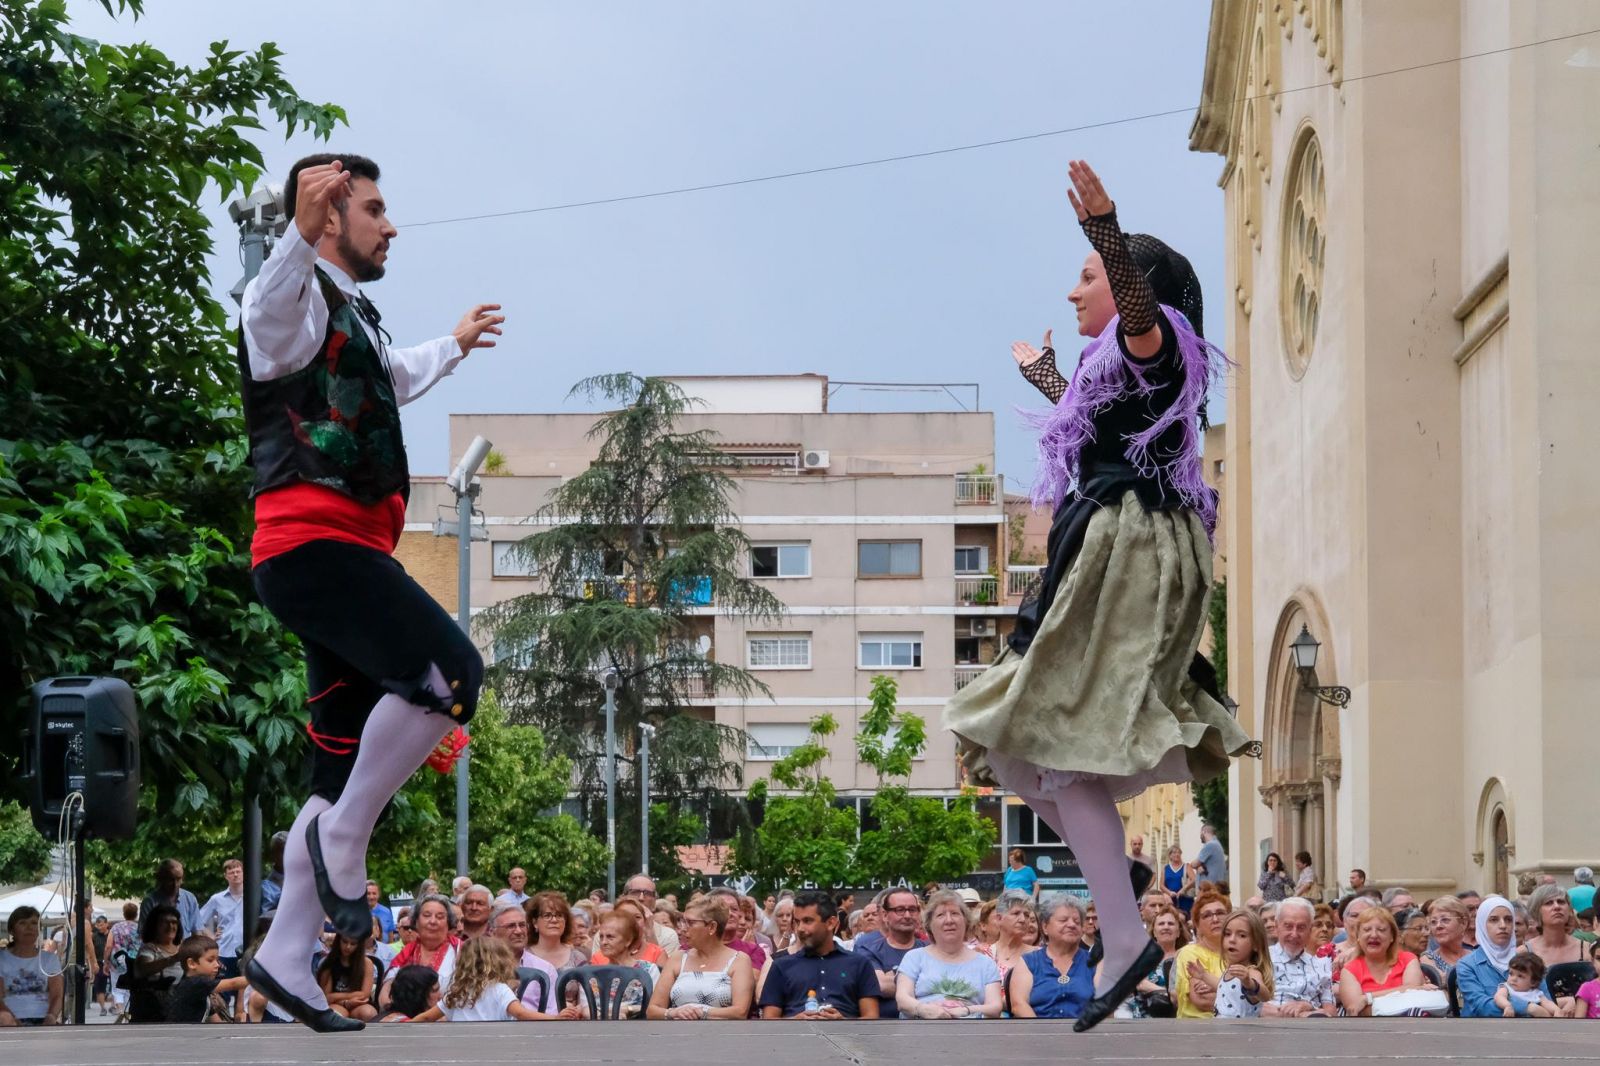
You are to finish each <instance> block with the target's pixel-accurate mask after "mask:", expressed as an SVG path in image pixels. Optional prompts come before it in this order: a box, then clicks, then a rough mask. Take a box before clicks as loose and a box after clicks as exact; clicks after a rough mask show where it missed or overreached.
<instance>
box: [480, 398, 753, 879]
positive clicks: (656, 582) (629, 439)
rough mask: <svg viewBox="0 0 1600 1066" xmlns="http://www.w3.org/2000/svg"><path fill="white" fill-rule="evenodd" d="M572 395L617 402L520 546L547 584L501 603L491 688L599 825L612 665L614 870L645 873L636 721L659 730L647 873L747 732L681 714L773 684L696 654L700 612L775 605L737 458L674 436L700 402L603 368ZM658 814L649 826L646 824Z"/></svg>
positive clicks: (663, 866)
mask: <svg viewBox="0 0 1600 1066" xmlns="http://www.w3.org/2000/svg"><path fill="white" fill-rule="evenodd" d="M573 394H574V395H582V396H584V397H587V398H594V397H602V398H604V399H606V400H609V401H613V402H620V403H621V405H622V406H620V407H619V408H618V409H616V410H614V411H611V412H610V413H608V414H606V415H604V416H603V417H602V418H601V419H600V420H599V421H598V422H596V423H595V425H594V428H593V429H592V430H591V431H590V435H589V436H590V439H591V440H595V441H598V443H599V449H598V455H597V457H596V459H595V460H594V462H593V463H592V464H591V465H590V466H589V468H588V469H587V470H585V471H584V472H583V473H581V474H579V475H577V476H576V477H573V478H571V479H570V480H568V481H566V482H565V483H563V484H562V485H561V486H560V488H558V489H556V490H555V491H554V492H553V493H552V494H551V499H550V502H549V503H548V504H547V505H546V506H545V507H544V508H543V509H542V510H541V512H540V513H539V516H538V517H539V518H540V519H543V520H546V521H548V522H549V527H548V528H547V529H546V530H545V531H543V532H540V533H536V534H534V535H533V536H530V537H528V538H526V539H525V540H523V541H521V542H520V544H519V546H518V548H517V549H516V551H517V553H518V554H520V555H521V556H522V558H523V559H524V560H525V561H527V562H529V563H531V564H533V565H534V566H535V567H536V568H537V572H538V573H539V574H540V575H541V576H542V577H543V578H544V581H543V583H542V587H541V588H540V590H539V591H537V592H533V593H530V594H528V595H525V596H519V597H517V598H516V599H513V600H509V601H507V602H505V603H502V604H499V605H497V606H496V607H495V608H493V609H492V610H491V611H490V612H488V617H487V624H488V626H489V628H490V629H491V631H492V632H493V635H494V639H495V644H496V647H497V648H500V649H515V650H514V651H513V652H512V653H511V654H507V655H504V656H503V657H502V658H501V659H500V661H499V662H497V663H496V665H495V666H494V667H493V668H492V670H491V673H492V679H491V683H492V684H493V685H494V687H495V689H496V691H497V692H498V693H499V696H500V699H501V700H502V702H503V703H504V705H505V707H506V709H507V712H508V714H509V715H510V717H511V720H512V721H515V722H526V723H530V724H534V725H537V726H539V727H540V729H541V730H542V731H543V733H544V736H545V738H546V740H547V742H548V744H549V748H550V750H551V752H552V753H554V754H559V755H564V756H566V757H568V758H569V759H571V761H572V763H573V766H574V780H573V785H574V788H575V789H576V791H577V792H578V794H579V796H580V798H582V799H583V800H584V805H585V810H586V812H587V813H588V814H589V816H590V819H591V824H597V823H600V821H601V820H602V819H603V818H604V797H605V760H604V752H605V715H604V710H603V707H604V700H605V691H604V687H603V684H602V677H603V675H604V673H605V672H606V671H608V670H615V671H616V672H617V674H618V677H619V680H620V684H619V688H618V690H617V693H616V734H617V749H618V762H619V767H620V768H619V770H618V799H617V811H618V817H617V825H618V853H619V854H618V862H617V866H618V869H619V870H629V869H636V868H637V865H636V864H637V861H638V851H639V846H638V834H637V827H636V824H635V823H636V822H637V814H636V812H637V811H638V809H639V777H638V765H637V759H636V758H635V751H636V748H635V743H636V740H637V737H638V726H639V725H640V724H641V723H650V724H652V725H654V726H656V734H655V737H654V738H653V739H652V741H651V745H650V792H651V798H652V800H653V801H655V803H657V804H660V805H665V806H666V807H667V808H668V810H667V812H666V814H665V815H663V824H664V825H671V826H674V827H676V828H677V830H678V832H675V833H673V834H670V835H669V839H668V840H661V841H657V840H655V839H654V838H652V849H651V850H652V855H651V863H650V868H651V870H652V872H654V873H656V874H657V875H658V876H667V877H670V876H672V875H673V874H674V873H677V872H678V867H677V860H676V855H675V853H674V852H673V851H672V850H671V845H672V844H674V843H682V842H684V841H682V840H681V839H676V838H677V837H680V836H681V835H682V829H683V827H684V826H685V824H686V823H685V822H684V821H683V818H682V816H683V815H686V814H690V813H695V812H699V813H707V812H709V811H710V810H711V809H712V808H713V806H714V805H716V804H718V803H719V802H720V801H721V800H722V798H723V795H724V793H725V791H726V790H727V789H730V788H733V787H736V786H738V785H739V784H740V783H741V778H742V773H743V761H744V744H745V736H744V733H743V732H742V731H740V730H737V729H733V728H731V727H727V726H722V725H719V724H717V723H716V722H714V721H709V720H706V719H704V718H700V717H696V716H695V715H693V714H691V713H688V712H689V706H690V696H691V693H693V692H695V691H697V690H698V691H709V692H714V693H717V694H721V695H732V696H741V697H748V696H752V695H756V694H758V693H759V694H765V693H766V691H767V689H766V686H764V685H762V684H761V683H760V682H759V681H758V680H757V679H756V678H755V677H754V676H752V675H751V674H750V673H748V672H747V671H745V670H743V669H741V668H739V667H737V666H733V665H729V664H727V663H725V662H722V661H718V660H717V659H716V658H714V657H708V656H706V655H704V654H702V653H701V652H700V650H699V647H698V646H697V642H696V638H695V629H694V617H695V615H694V611H695V609H696V608H703V607H708V606H710V607H714V609H715V610H716V611H717V612H720V613H723V614H729V615H740V616H745V617H749V618H752V619H754V620H771V619H774V618H776V617H777V616H778V615H779V613H780V611H781V605H780V603H779V602H778V600H777V598H776V597H775V596H773V595H772V594H771V593H770V592H768V591H767V590H766V589H765V588H763V587H762V586H761V585H759V584H758V583H756V582H754V581H751V580H750V579H749V578H747V577H744V576H743V573H742V571H743V569H744V565H745V560H746V559H747V558H748V556H749V548H750V541H749V539H748V538H747V537H746V536H745V535H744V534H743V533H742V532H741V531H740V530H739V529H738V528H737V526H736V525H735V524H734V522H735V519H734V514H733V508H732V500H733V497H734V495H735V494H736V492H737V484H736V482H735V481H734V479H733V477H732V476H731V475H730V473H729V470H730V469H731V468H732V467H733V466H734V465H735V464H734V463H733V462H732V461H731V460H730V459H729V458H728V457H726V456H724V455H723V454H722V453H721V452H720V451H719V450H718V448H717V446H716V442H715V434H714V433H712V432H710V431H706V430H697V431H692V432H680V431H679V430H678V429H677V423H678V420H679V418H680V417H681V416H683V415H684V414H685V413H686V412H687V411H688V410H689V408H690V405H691V404H692V403H693V401H692V400H690V398H689V397H687V396H686V395H685V394H684V393H683V391H682V390H681V389H679V388H678V387H677V386H676V385H674V384H673V383H671V382H669V381H666V380H664V379H660V378H648V377H639V376H638V375H635V374H631V373H617V374H605V375H600V376H597V377H592V378H589V379H587V380H585V381H582V382H579V383H578V385H577V386H576V387H574V389H573ZM652 824H656V823H655V822H654V820H652Z"/></svg>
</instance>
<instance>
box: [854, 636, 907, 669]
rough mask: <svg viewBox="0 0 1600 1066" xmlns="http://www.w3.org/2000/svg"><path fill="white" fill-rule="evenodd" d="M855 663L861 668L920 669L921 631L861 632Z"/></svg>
mask: <svg viewBox="0 0 1600 1066" xmlns="http://www.w3.org/2000/svg"><path fill="white" fill-rule="evenodd" d="M857 665H859V666H860V667H861V668H862V669H863V670H920V669H921V668H922V634H921V633H863V634H861V644H860V655H859V657H858V658H857Z"/></svg>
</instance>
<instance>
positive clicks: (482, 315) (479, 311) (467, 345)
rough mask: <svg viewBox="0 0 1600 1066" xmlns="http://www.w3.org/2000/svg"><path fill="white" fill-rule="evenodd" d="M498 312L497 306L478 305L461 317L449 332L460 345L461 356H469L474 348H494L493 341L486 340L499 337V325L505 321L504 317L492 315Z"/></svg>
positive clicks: (498, 306) (498, 307)
mask: <svg viewBox="0 0 1600 1066" xmlns="http://www.w3.org/2000/svg"><path fill="white" fill-rule="evenodd" d="M498 310H500V305H499V304H479V305H478V306H477V307H474V308H473V309H472V310H470V311H468V312H467V313H466V314H464V315H462V316H461V321H460V322H457V323H456V328H455V329H453V330H451V331H450V332H451V334H452V335H453V336H454V337H455V339H456V343H457V344H459V345H461V354H462V355H471V354H472V349H474V348H493V347H494V341H492V340H488V339H487V338H488V337H490V336H495V337H498V336H500V323H502V322H504V321H505V320H506V316H505V315H497V314H494V312H495V311H498Z"/></svg>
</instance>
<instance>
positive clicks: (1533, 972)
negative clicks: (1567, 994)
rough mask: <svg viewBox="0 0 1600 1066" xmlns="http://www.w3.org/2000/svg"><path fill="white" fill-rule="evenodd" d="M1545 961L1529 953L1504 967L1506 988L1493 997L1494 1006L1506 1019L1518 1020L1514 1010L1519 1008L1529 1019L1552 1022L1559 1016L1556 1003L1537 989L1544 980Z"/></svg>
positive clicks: (1502, 987) (1502, 988) (1500, 989)
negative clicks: (1523, 1009)
mask: <svg viewBox="0 0 1600 1066" xmlns="http://www.w3.org/2000/svg"><path fill="white" fill-rule="evenodd" d="M1544 969H1545V966H1544V960H1543V959H1541V958H1540V957H1539V956H1537V955H1535V954H1533V953H1532V952H1523V953H1522V954H1521V955H1518V956H1516V957H1514V958H1513V959H1512V960H1511V962H1510V964H1509V965H1508V966H1507V967H1506V980H1505V984H1503V985H1501V986H1500V988H1499V990H1498V991H1496V992H1495V994H1494V1005H1495V1006H1497V1007H1499V1008H1500V1012H1501V1013H1502V1014H1504V1015H1505V1016H1506V1017H1507V1018H1515V1017H1516V1016H1517V1010H1516V1006H1517V1004H1519V1003H1520V1004H1522V1006H1523V1007H1524V1008H1526V1013H1527V1015H1528V1017H1530V1018H1554V1017H1556V1016H1557V1014H1558V1013H1559V1008H1558V1007H1557V1006H1556V1003H1555V1000H1553V999H1551V998H1550V997H1549V996H1548V995H1546V994H1545V993H1544V991H1543V990H1542V989H1540V987H1539V982H1540V981H1543V980H1544Z"/></svg>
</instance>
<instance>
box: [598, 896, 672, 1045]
mask: <svg viewBox="0 0 1600 1066" xmlns="http://www.w3.org/2000/svg"><path fill="white" fill-rule="evenodd" d="M639 926H640V919H639V918H638V917H636V916H635V915H634V914H633V913H632V912H631V911H630V910H629V909H628V908H625V907H623V906H621V904H618V906H617V908H616V909H615V910H613V911H610V912H609V913H607V914H602V915H601V916H600V928H599V930H598V932H597V934H596V939H597V940H599V941H600V950H599V951H597V952H595V955H594V958H593V959H591V960H590V961H591V962H593V963H594V964H595V965H596V966H622V967H626V968H628V969H637V970H643V971H644V972H645V973H646V974H648V975H649V977H650V983H651V985H652V986H653V985H654V984H655V982H656V980H657V979H658V978H659V977H660V976H661V967H660V966H658V965H657V964H656V963H654V962H652V961H651V960H649V959H647V958H645V956H644V951H645V948H646V947H656V945H654V944H649V945H647V944H645V942H644V940H643V938H642V936H641V934H640V929H639ZM659 950H660V949H659V948H657V951H659ZM622 995H623V998H622V1013H623V1016H624V1017H632V1016H633V1015H635V1014H638V1013H639V1012H640V1011H642V1010H643V1009H644V992H643V986H641V985H639V984H630V985H628V986H627V987H626V988H625V989H624V990H623V994H622Z"/></svg>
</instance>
